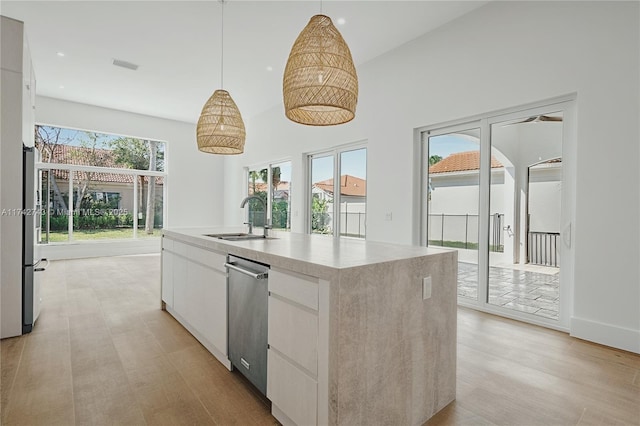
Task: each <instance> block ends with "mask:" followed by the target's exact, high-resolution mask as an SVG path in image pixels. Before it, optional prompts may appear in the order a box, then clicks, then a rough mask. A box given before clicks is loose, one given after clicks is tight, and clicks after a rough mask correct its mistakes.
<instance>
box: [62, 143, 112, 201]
mask: <svg viewBox="0 0 640 426" xmlns="http://www.w3.org/2000/svg"><path fill="white" fill-rule="evenodd" d="M82 134H83V137H82V138H81V139H80V141H79V145H80V149H79V150H74V151H72V153H71V155H72V157H73V158H74V159H77V160H79V161H78V163H79V164H83V163H85V164H89V165H91V166H96V167H105V166H107V157H108V155H107V154H106V152H105V150H104V149H103V148H102V147H103V139H104V135H102V134H100V133H95V132H82ZM75 173H76V174H75V179H74V180H77V181H78V186H77V189H76V194H75V195H76V200H75V206H74V209H75V210H79V209H80V208H81V204H82V201H83V199H84V198H85V196H87V195H88V191H89V190H90V189H91V182H92V181H93V178H94V173H93V172H79V171H78V172H75Z"/></svg>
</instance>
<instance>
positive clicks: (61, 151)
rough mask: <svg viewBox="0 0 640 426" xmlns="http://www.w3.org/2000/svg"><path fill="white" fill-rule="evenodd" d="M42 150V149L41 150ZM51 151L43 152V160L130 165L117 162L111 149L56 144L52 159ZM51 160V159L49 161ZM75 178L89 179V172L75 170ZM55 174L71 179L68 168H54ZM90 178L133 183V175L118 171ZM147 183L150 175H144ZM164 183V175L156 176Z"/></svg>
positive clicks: (98, 174) (108, 181)
mask: <svg viewBox="0 0 640 426" xmlns="http://www.w3.org/2000/svg"><path fill="white" fill-rule="evenodd" d="M41 152H42V150H41ZM49 155H50V153H49V151H46V150H45V151H44V152H42V157H43V161H45V162H48V163H56V164H73V165H77V166H98V167H110V168H113V169H125V170H129V168H128V167H124V166H122V165H120V164H116V162H115V161H114V160H113V156H112V155H111V150H108V149H95V150H93V152H92V150H91V149H90V148H85V147H81V146H72V145H56V146H55V147H54V150H53V155H51V159H49V158H48V157H49ZM49 160H50V161H49ZM75 173H76V174H75V175H74V179H78V178H79V179H82V180H85V179H87V177H88V176H87V174H88V172H75ZM53 174H54V176H55V177H56V178H57V179H63V180H68V179H69V171H68V170H54V171H53ZM90 174H91V176H90V179H91V181H93V182H103V183H125V184H133V178H134V176H133V175H121V174H118V173H90ZM144 181H145V183H147V182H149V177H148V176H145V177H144ZM163 183H164V179H163V178H162V177H156V184H158V185H162V184H163Z"/></svg>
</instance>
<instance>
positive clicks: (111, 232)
mask: <svg viewBox="0 0 640 426" xmlns="http://www.w3.org/2000/svg"><path fill="white" fill-rule="evenodd" d="M160 236H162V229H154V230H153V234H147V233H146V232H145V230H144V229H138V238H148V237H160ZM46 238H47V236H46V233H45V232H43V233H42V240H43V242H44V241H46ZM127 238H133V228H123V229H80V230H77V231H76V230H74V231H73V240H74V241H84V240H114V239H127ZM67 239H68V232H67V231H52V232H50V233H49V242H51V243H61V242H65V241H67Z"/></svg>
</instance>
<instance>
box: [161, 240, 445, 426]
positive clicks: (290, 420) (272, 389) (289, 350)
mask: <svg viewBox="0 0 640 426" xmlns="http://www.w3.org/2000/svg"><path fill="white" fill-rule="evenodd" d="M233 231H237V229H228V228H225V229H212V228H208V229H195V228H184V229H165V230H164V231H163V234H164V235H163V252H162V253H163V254H162V257H163V259H162V262H163V278H162V304H163V307H164V308H165V309H166V310H167V311H168V312H169V313H170V314H171V315H173V316H174V317H175V318H176V319H177V320H178V321H180V322H181V323H182V324H183V325H184V326H185V328H187V329H188V330H189V331H190V332H191V333H192V334H193V335H194V336H195V337H196V338H197V339H198V340H200V342H201V343H202V344H203V345H204V346H205V347H206V348H207V349H208V350H209V351H210V352H211V353H212V354H213V355H214V356H215V357H216V358H217V359H218V360H220V362H222V363H223V364H224V365H225V366H227V367H228V368H230V363H229V360H228V358H227V355H228V354H227V341H228V339H227V293H226V291H227V289H226V270H225V268H224V262H225V260H226V256H227V255H228V254H231V255H235V256H240V257H243V258H246V259H249V260H253V261H257V262H261V263H264V264H267V265H269V266H270V271H269V281H268V286H269V301H268V307H269V310H268V343H269V346H268V363H267V365H268V371H267V397H268V398H269V399H270V400H271V402H272V413H273V415H274V416H275V417H276V418H277V419H278V420H279V421H280V422H281V423H283V424H300V425H302V424H304V425H307V424H341V425H365V424H366V425H375V424H406V425H414V424H421V423H423V422H425V421H426V420H427V419H429V418H430V417H432V416H433V415H434V414H435V413H437V412H438V411H439V410H441V409H442V408H443V407H444V406H446V405H447V404H449V403H450V402H451V401H453V400H454V399H455V389H456V387H455V386H456V382H455V372H456V277H457V252H455V251H449V250H439V249H432V248H425V247H415V246H404V245H393V244H385V243H375V242H365V241H361V240H355V239H348V238H341V239H333V238H331V237H327V236H320V235H306V234H294V233H285V232H280V233H272V234H273V236H274V237H276V238H275V239H255V240H246V241H225V240H221V239H217V238H212V237H208V236H205V234H212V233H223V232H233Z"/></svg>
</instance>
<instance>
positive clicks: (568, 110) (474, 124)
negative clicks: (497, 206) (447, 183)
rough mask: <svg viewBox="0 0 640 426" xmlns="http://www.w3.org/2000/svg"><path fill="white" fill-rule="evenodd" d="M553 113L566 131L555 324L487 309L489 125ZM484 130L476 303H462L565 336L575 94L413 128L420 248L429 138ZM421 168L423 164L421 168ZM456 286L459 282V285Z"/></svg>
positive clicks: (570, 268)
mask: <svg viewBox="0 0 640 426" xmlns="http://www.w3.org/2000/svg"><path fill="white" fill-rule="evenodd" d="M552 111H562V112H563V129H562V158H563V169H562V206H561V241H562V242H561V244H562V248H563V255H562V267H561V268H560V283H561V284H560V297H559V299H560V300H559V306H558V309H559V312H558V313H559V317H558V320H552V319H547V318H543V317H540V316H536V315H534V314H528V313H525V312H519V311H515V310H511V309H508V308H503V307H500V306H496V305H492V304H489V302H488V290H489V227H490V214H489V213H490V210H489V208H490V205H489V203H490V186H491V149H492V146H491V126H492V125H493V124H497V123H502V122H505V121H510V120H517V119H520V118H526V117H529V116H533V115H543V114H548V113H550V112H552ZM476 128H479V129H480V141H479V142H480V176H479V198H480V199H479V211H478V233H479V235H478V299H477V300H473V299H469V298H459V299H458V304H459V305H460V306H465V307H470V308H472V309H476V310H480V311H483V312H488V313H491V314H495V315H499V316H503V317H506V318H511V319H516V320H520V321H524V322H528V323H531V324H536V325H541V326H543V327H547V328H552V329H556V330H561V331H566V332H568V331H569V325H570V324H569V322H570V319H571V316H572V314H573V287H574V285H573V283H574V279H573V277H574V257H575V244H574V242H573V232H572V228H573V226H574V224H575V193H576V191H575V187H576V181H575V175H576V173H575V170H576V164H575V162H576V161H575V160H576V151H577V149H576V148H577V142H576V141H577V138H576V130H575V129H576V105H575V95H569V96H564V97H560V98H555V99H552V100H548V101H545V102H539V103H536V104H530V105H528V106H523V107H516V108H511V109H507V110H501V111H496V112H492V113H487V114H482V115H478V116H474V117H470V118H467V119H462V120H457V121H451V122H447V123H442V124H439V125H433V126H425V127H421V128H417V129H415V132H414V135H415V141H416V143H415V145H414V151H415V153H416V157H417V159H416V161H415V163H414V166H415V167H419V168H418V173H416V175H417V177H418V179H419V185H418V186H419V195H418V197H419V198H418V200H417V203H418V204H419V206H420V207H419V211H420V222H419V223H414V226H416V225H417V228H418V229H417V231H418V232H419V235H420V245H421V246H427V243H428V229H427V226H428V213H429V208H428V204H427V203H428V202H429V201H428V188H429V182H428V179H429V173H428V158H429V138H430V137H433V136H439V135H445V134H450V133H456V132H462V131H464V130H469V129H476ZM418 163H419V164H418ZM456 285H457V280H456Z"/></svg>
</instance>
